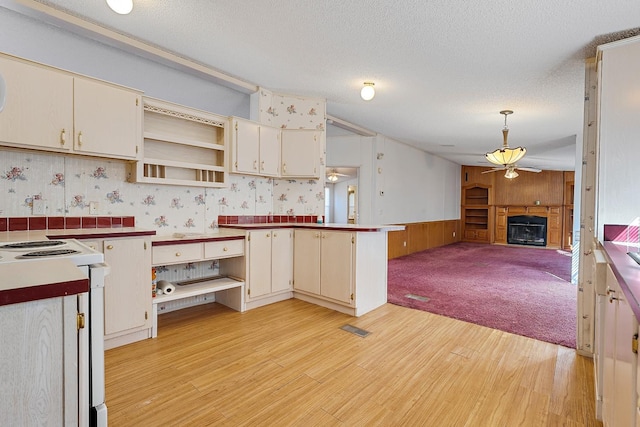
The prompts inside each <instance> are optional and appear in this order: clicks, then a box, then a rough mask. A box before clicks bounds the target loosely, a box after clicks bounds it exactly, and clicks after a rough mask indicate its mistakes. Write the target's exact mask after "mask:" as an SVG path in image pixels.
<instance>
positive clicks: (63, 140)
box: [60, 129, 67, 145]
mask: <svg viewBox="0 0 640 427" xmlns="http://www.w3.org/2000/svg"><path fill="white" fill-rule="evenodd" d="M66 142H67V131H66V130H64V129H62V131H61V132H60V145H64V144H65V143H66Z"/></svg>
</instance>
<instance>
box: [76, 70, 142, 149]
mask: <svg viewBox="0 0 640 427" xmlns="http://www.w3.org/2000/svg"><path fill="white" fill-rule="evenodd" d="M73 99H74V106H75V108H74V119H75V122H74V128H75V132H74V150H75V152H76V153H79V154H91V155H99V156H105V157H115V158H130V159H135V158H136V157H137V154H138V147H139V145H140V144H141V143H142V106H141V97H140V94H138V93H136V92H132V91H130V90H126V89H122V88H119V87H115V86H111V85H109V84H106V83H102V82H98V81H94V80H89V79H83V78H77V77H76V78H74V84H73Z"/></svg>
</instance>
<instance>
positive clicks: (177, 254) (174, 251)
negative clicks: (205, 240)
mask: <svg viewBox="0 0 640 427" xmlns="http://www.w3.org/2000/svg"><path fill="white" fill-rule="evenodd" d="M201 259H202V243H187V244H184V245H169V246H154V247H153V265H164V264H180V263H183V262H193V261H200V260H201Z"/></svg>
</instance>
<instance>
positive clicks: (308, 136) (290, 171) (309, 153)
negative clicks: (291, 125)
mask: <svg viewBox="0 0 640 427" xmlns="http://www.w3.org/2000/svg"><path fill="white" fill-rule="evenodd" d="M321 136H322V132H321V131H316V130H308V129H283V130H282V174H281V175H282V176H283V177H296V178H318V177H319V176H320V172H319V170H320V157H321V156H320V138H321Z"/></svg>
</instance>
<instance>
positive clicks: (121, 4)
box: [107, 0, 133, 15]
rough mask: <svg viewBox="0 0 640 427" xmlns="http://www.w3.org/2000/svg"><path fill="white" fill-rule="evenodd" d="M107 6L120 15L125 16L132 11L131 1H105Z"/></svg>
mask: <svg viewBox="0 0 640 427" xmlns="http://www.w3.org/2000/svg"><path fill="white" fill-rule="evenodd" d="M107 4H108V5H109V7H110V8H111V10H113V11H114V12H115V13H119V14H120V15H127V14H129V13H131V11H132V10H133V0H107Z"/></svg>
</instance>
